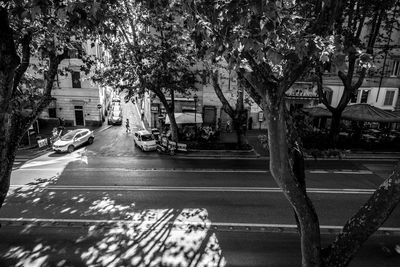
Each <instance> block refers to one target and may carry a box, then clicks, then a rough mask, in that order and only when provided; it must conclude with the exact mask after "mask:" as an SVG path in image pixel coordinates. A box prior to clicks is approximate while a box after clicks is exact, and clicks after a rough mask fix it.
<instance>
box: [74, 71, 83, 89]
mask: <svg viewBox="0 0 400 267" xmlns="http://www.w3.org/2000/svg"><path fill="white" fill-rule="evenodd" d="M72 88H81V73H80V72H79V71H73V72H72Z"/></svg>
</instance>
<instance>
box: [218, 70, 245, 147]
mask: <svg viewBox="0 0 400 267" xmlns="http://www.w3.org/2000/svg"><path fill="white" fill-rule="evenodd" d="M238 79H239V78H238ZM212 82H213V86H214V91H215V94H216V95H217V97H218V99H219V101H221V103H222V108H223V109H224V111H225V112H226V113H227V114H228V116H229V117H230V118H231V119H232V122H233V123H232V124H233V129H234V130H235V132H236V140H237V146H238V147H242V146H243V145H244V144H245V143H246V136H245V131H244V128H243V125H246V118H247V116H246V110H245V109H244V104H243V90H244V89H243V87H242V86H243V85H242V84H241V82H240V81H239V82H238V97H237V100H236V108H235V109H234V108H233V107H232V106H231V105H230V104H229V102H228V100H227V99H226V97H225V96H224V93H223V92H222V90H221V87H220V86H219V83H218V72H217V71H214V72H213V73H212Z"/></svg>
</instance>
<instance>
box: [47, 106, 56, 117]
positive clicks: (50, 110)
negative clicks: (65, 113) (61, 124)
mask: <svg viewBox="0 0 400 267" xmlns="http://www.w3.org/2000/svg"><path fill="white" fill-rule="evenodd" d="M49 118H57V112H56V108H49Z"/></svg>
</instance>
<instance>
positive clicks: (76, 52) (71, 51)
mask: <svg viewBox="0 0 400 267" xmlns="http://www.w3.org/2000/svg"><path fill="white" fill-rule="evenodd" d="M82 53H83V51H82V49H78V48H68V58H82Z"/></svg>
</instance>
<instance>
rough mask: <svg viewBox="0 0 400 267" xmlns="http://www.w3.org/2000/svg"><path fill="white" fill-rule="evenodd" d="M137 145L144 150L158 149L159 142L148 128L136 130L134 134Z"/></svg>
mask: <svg viewBox="0 0 400 267" xmlns="http://www.w3.org/2000/svg"><path fill="white" fill-rule="evenodd" d="M133 140H134V142H135V146H137V147H139V148H140V149H141V150H143V151H152V150H156V149H157V143H156V140H155V139H154V136H153V135H152V134H151V133H150V132H149V131H146V130H142V131H138V132H135V133H134V135H133Z"/></svg>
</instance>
